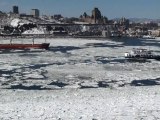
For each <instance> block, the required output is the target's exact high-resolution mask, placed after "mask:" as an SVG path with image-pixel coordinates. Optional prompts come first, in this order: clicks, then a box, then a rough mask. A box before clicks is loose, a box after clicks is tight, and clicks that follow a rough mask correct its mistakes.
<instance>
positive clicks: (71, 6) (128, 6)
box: [0, 0, 160, 19]
mask: <svg viewBox="0 0 160 120" xmlns="http://www.w3.org/2000/svg"><path fill="white" fill-rule="evenodd" d="M14 5H17V6H18V7H19V12H20V13H30V11H31V9H33V8H35V9H39V10H40V14H41V15H44V14H46V15H54V14H62V16H64V17H79V16H80V15H81V14H83V13H84V12H86V13H87V14H89V15H91V11H92V10H93V8H94V7H98V8H99V9H100V11H101V13H102V15H103V16H106V17H108V18H109V19H112V18H118V17H126V18H133V17H135V18H153V19H159V18H160V15H159V13H158V10H159V5H160V1H159V0H152V1H151V0H139V1H136V2H135V1H134V0H123V1H120V0H101V1H99V0H47V1H44V0H34V1H32V0H12V1H11V0H0V10H1V11H4V12H9V11H12V6H14Z"/></svg>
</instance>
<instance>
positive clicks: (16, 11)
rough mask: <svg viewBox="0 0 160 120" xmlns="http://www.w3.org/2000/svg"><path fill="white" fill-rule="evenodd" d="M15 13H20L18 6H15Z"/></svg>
mask: <svg viewBox="0 0 160 120" xmlns="http://www.w3.org/2000/svg"><path fill="white" fill-rule="evenodd" d="M13 13H14V14H19V10H18V6H13Z"/></svg>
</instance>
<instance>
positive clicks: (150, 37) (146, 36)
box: [142, 35, 155, 39]
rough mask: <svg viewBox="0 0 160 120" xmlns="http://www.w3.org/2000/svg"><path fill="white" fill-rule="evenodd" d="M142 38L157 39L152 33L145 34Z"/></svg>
mask: <svg viewBox="0 0 160 120" xmlns="http://www.w3.org/2000/svg"><path fill="white" fill-rule="evenodd" d="M142 38H143V39H155V37H153V36H150V35H143V36H142Z"/></svg>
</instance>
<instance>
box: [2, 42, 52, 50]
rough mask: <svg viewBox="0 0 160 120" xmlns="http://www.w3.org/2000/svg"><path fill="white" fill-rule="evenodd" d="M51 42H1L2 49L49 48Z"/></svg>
mask: <svg viewBox="0 0 160 120" xmlns="http://www.w3.org/2000/svg"><path fill="white" fill-rule="evenodd" d="M48 48H49V43H42V44H0V49H48Z"/></svg>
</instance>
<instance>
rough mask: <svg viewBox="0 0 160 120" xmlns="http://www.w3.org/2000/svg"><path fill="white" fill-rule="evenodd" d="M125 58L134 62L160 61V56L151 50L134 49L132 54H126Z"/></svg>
mask: <svg viewBox="0 0 160 120" xmlns="http://www.w3.org/2000/svg"><path fill="white" fill-rule="evenodd" d="M125 58H128V59H134V60H145V59H156V60H160V55H155V54H153V51H151V50H147V49H139V48H134V49H133V50H132V51H131V52H126V53H125Z"/></svg>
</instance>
